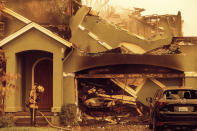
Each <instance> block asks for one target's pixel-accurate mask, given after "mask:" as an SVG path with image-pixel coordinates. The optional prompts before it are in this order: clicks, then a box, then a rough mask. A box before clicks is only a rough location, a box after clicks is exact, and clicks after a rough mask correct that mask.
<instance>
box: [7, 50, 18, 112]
mask: <svg viewBox="0 0 197 131" xmlns="http://www.w3.org/2000/svg"><path fill="white" fill-rule="evenodd" d="M6 57H7V58H9V59H7V62H6V73H7V74H11V75H16V74H17V73H19V72H18V71H19V70H20V69H18V68H19V67H20V66H19V65H17V64H20V60H19V61H18V62H17V57H16V55H15V53H10V54H6ZM20 81H21V78H17V79H15V80H13V82H12V83H13V84H15V85H16V88H15V89H12V90H11V92H10V95H9V96H8V97H6V108H5V111H6V112H17V111H22V97H21V90H22V89H21V85H20V83H21V82H20Z"/></svg>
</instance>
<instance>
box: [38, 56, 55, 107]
mask: <svg viewBox="0 0 197 131" xmlns="http://www.w3.org/2000/svg"><path fill="white" fill-rule="evenodd" d="M34 83H37V84H38V85H41V86H43V87H44V89H45V90H44V93H40V101H39V103H38V107H39V109H40V110H50V109H51V107H52V106H53V61H52V60H50V59H44V60H41V61H39V62H38V63H37V64H36V66H35V68H34Z"/></svg>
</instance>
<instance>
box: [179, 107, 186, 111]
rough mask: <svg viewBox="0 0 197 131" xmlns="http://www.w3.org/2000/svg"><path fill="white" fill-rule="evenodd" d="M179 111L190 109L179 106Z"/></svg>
mask: <svg viewBox="0 0 197 131" xmlns="http://www.w3.org/2000/svg"><path fill="white" fill-rule="evenodd" d="M179 111H188V107H179Z"/></svg>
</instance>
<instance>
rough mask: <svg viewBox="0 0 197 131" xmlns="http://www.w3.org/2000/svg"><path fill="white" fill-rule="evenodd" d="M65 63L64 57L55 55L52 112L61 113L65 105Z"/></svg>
mask: <svg viewBox="0 0 197 131" xmlns="http://www.w3.org/2000/svg"><path fill="white" fill-rule="evenodd" d="M62 72H63V62H62V57H61V56H58V55H56V54H54V55H53V107H52V112H60V111H61V106H62V104H63V77H62Z"/></svg>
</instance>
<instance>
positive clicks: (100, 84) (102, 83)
mask: <svg viewBox="0 0 197 131" xmlns="http://www.w3.org/2000/svg"><path fill="white" fill-rule="evenodd" d="M122 81H125V79H122ZM122 88H123V87H122V86H121V87H120V86H118V85H117V84H115V83H114V82H113V81H112V80H111V79H78V98H79V108H80V110H81V112H82V120H83V122H84V124H90V121H92V120H95V122H97V123H98V122H109V123H111V124H117V123H122V122H123V123H128V122H133V121H134V119H133V118H134V117H136V116H143V115H144V109H143V108H144V105H143V104H141V103H140V102H138V101H136V97H134V96H132V95H131V94H129V93H130V92H129V91H128V90H129V89H130V90H132V88H131V87H127V90H124V89H122ZM94 124H95V123H94Z"/></svg>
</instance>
